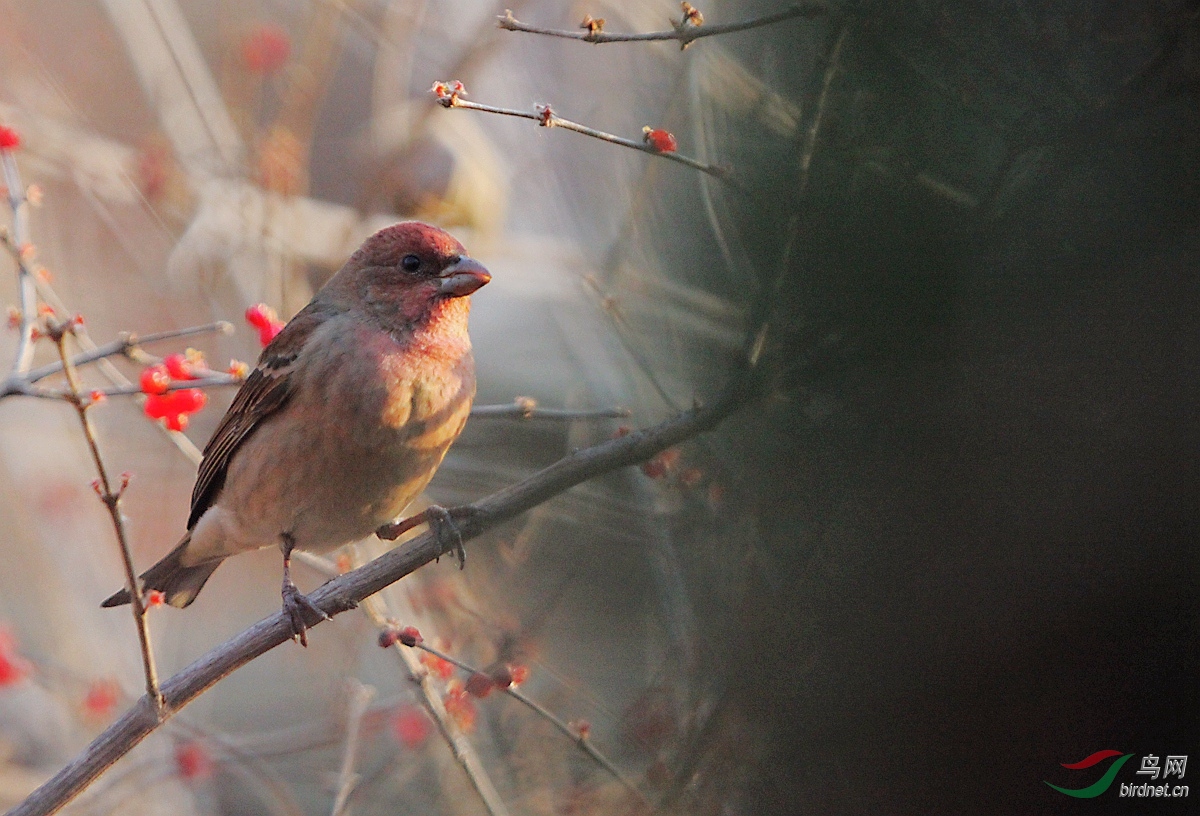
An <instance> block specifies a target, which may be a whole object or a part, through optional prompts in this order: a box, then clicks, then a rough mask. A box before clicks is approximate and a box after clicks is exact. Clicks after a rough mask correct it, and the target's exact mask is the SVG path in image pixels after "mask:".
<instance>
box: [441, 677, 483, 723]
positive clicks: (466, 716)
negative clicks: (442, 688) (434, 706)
mask: <svg viewBox="0 0 1200 816" xmlns="http://www.w3.org/2000/svg"><path fill="white" fill-rule="evenodd" d="M442 702H443V705H445V706H446V713H447V714H448V715H449V716H450V719H451V720H452V721H453V722H454V724H455V725H457V726H458V730H460V731H463V732H470V731H472V730H473V729H474V728H475V717H476V713H475V703H473V702H471V698H470V697H469V696H468V695H467V692H466V689H464V688H462V687H461V686H456V687H455V688H452V689H450V691H448V692H446V697H445V699H444V700H443V701H442Z"/></svg>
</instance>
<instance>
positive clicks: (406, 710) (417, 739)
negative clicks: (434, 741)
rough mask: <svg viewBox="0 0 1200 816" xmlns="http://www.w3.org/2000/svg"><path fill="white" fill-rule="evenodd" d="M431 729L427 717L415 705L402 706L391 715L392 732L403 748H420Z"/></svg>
mask: <svg viewBox="0 0 1200 816" xmlns="http://www.w3.org/2000/svg"><path fill="white" fill-rule="evenodd" d="M432 731H433V728H432V727H431V726H430V724H429V717H427V716H426V715H425V712H424V711H422V710H421V709H420V708H418V707H417V706H413V705H407V706H402V707H401V708H400V709H398V710H397V711H396V713H395V715H394V716H393V717H392V733H393V734H394V735H395V737H396V740H397V741H398V742H399V743H400V744H401V745H403V746H404V747H405V748H409V749H411V750H415V749H417V748H420V747H421V745H422V744H424V742H425V740H426V739H427V738H428V737H429V735H430V733H432Z"/></svg>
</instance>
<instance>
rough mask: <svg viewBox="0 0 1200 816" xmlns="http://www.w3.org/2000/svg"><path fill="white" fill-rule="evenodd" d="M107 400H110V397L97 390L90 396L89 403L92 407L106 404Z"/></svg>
mask: <svg viewBox="0 0 1200 816" xmlns="http://www.w3.org/2000/svg"><path fill="white" fill-rule="evenodd" d="M106 399H108V395H107V394H105V393H104V392H103V391H101V390H99V389H96V390H95V391H92V392H91V393H89V394H88V402H89V403H91V404H92V405H95V404H96V403H98V402H104V401H105V400H106Z"/></svg>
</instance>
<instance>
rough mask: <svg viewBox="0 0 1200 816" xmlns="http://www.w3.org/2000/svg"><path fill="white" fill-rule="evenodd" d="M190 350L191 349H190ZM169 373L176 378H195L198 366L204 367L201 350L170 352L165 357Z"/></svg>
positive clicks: (164, 363)
mask: <svg viewBox="0 0 1200 816" xmlns="http://www.w3.org/2000/svg"><path fill="white" fill-rule="evenodd" d="M189 352H191V350H190V349H189ZM163 365H164V366H166V369H167V373H168V374H170V375H171V378H172V379H175V380H195V379H197V377H196V374H195V369H196V368H203V367H204V357H203V356H201V355H200V353H199V352H191V353H189V354H168V355H167V356H166V357H164V358H163Z"/></svg>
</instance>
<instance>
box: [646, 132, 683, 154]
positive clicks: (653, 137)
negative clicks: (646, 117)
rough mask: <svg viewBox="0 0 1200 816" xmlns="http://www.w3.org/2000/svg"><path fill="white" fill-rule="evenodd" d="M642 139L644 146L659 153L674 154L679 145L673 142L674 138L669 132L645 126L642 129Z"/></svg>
mask: <svg viewBox="0 0 1200 816" xmlns="http://www.w3.org/2000/svg"><path fill="white" fill-rule="evenodd" d="M642 138H643V140H645V142H646V144H648V145H650V147H651V149H653V150H656V151H658V152H659V153H674V152H675V151H676V150H678V149H679V143H678V142H676V141H675V136H674V134H672V133H671V132H670V131H669V130H659V129H658V128H652V127H650V126H648V125H647V126H646V127H644V128H642Z"/></svg>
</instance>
